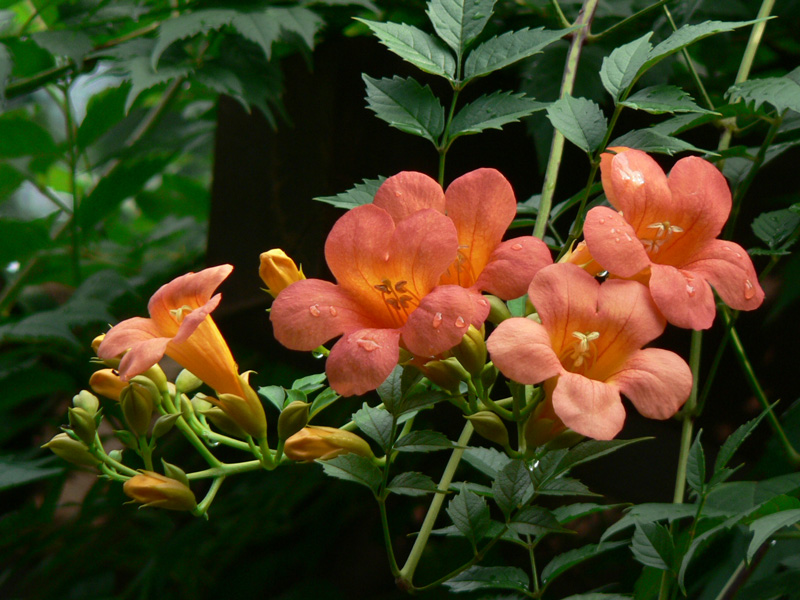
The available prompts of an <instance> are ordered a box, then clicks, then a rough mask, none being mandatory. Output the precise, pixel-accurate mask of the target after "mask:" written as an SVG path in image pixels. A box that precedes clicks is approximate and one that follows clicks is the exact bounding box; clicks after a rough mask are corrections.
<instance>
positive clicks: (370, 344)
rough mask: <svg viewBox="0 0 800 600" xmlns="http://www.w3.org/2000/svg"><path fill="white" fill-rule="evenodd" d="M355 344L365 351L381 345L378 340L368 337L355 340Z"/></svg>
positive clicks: (370, 350) (375, 348)
mask: <svg viewBox="0 0 800 600" xmlns="http://www.w3.org/2000/svg"><path fill="white" fill-rule="evenodd" d="M356 344H358V347H359V348H362V349H363V350H366V351H367V352H372V351H374V350H377V349H378V348H380V347H381V345H380V344H379V343H378V342H376V341H375V340H371V339H369V338H361V339H359V340H356Z"/></svg>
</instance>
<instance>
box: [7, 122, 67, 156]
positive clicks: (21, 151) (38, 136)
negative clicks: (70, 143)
mask: <svg viewBox="0 0 800 600" xmlns="http://www.w3.org/2000/svg"><path fill="white" fill-rule="evenodd" d="M57 153H58V148H57V147H56V143H55V142H54V141H53V137H52V136H51V135H50V132H48V131H47V130H46V129H45V128H44V127H42V126H41V125H39V124H38V123H35V122H33V121H32V120H30V119H26V118H21V117H19V116H17V115H11V114H6V115H3V116H2V117H0V158H19V157H20V156H43V155H47V154H50V155H55V154H57Z"/></svg>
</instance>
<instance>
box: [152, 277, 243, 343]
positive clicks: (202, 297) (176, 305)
mask: <svg viewBox="0 0 800 600" xmlns="http://www.w3.org/2000/svg"><path fill="white" fill-rule="evenodd" d="M231 271H233V267H232V266H231V265H219V266H217V267H210V268H208V269H203V270H202V271H199V272H197V273H186V274H185V275H181V276H180V277H176V278H175V279H173V280H172V281H170V282H169V283H167V284H165V285H162V286H161V287H160V288H159V289H158V291H156V293H155V294H153V296H152V297H151V298H150V302H148V303H147V310H148V312H149V313H150V317H151V318H152V319H153V320H154V321H155V322H156V323H157V324H158V327H159V328H160V330H161V333H162V335H169V336H170V337H171V336H173V335H175V333H176V332H177V330H178V323H177V321H176V320H175V318H174V317H173V316H172V315H171V314H170V311H173V310H177V309H180V308H183V307H185V306H186V307H189V309H190V310H194V309H196V308H199V307H201V306H203V305H204V304H206V302H208V301H209V299H210V298H211V296H212V295H213V294H214V291H215V290H216V289H217V287H219V284H221V283H222V282H223V281H224V280H225V278H226V277H227V276H228V275H230V274H231ZM200 320H202V319H200Z"/></svg>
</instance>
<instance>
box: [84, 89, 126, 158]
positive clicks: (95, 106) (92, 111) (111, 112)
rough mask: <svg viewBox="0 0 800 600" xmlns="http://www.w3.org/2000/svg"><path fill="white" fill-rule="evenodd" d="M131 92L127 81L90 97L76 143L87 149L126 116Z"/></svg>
mask: <svg viewBox="0 0 800 600" xmlns="http://www.w3.org/2000/svg"><path fill="white" fill-rule="evenodd" d="M129 92H130V85H129V84H127V83H125V84H122V85H120V86H118V87H112V88H107V89H104V90H103V91H101V92H99V93H97V94H95V95H94V96H92V97H91V98H90V99H89V103H88V104H87V106H86V116H85V117H84V118H83V121H82V122H81V124H80V127H78V134H77V137H76V143H77V145H78V147H79V148H81V149H85V148H86V147H88V146H89V145H90V144H91V143H93V142H94V141H96V140H97V139H98V138H99V137H100V136H101V135H103V134H104V133H106V132H107V131H108V130H109V129H111V128H112V127H113V126H114V125H116V124H117V123H119V122H120V121H122V119H124V118H125V99H126V98H127V96H128V93H129Z"/></svg>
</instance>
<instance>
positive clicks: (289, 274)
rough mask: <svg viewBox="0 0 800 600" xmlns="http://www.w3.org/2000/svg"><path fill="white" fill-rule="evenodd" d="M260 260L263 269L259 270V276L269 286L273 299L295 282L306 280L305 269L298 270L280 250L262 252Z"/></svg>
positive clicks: (268, 291)
mask: <svg viewBox="0 0 800 600" xmlns="http://www.w3.org/2000/svg"><path fill="white" fill-rule="evenodd" d="M260 258H261V267H260V268H259V269H258V274H259V275H260V276H261V280H262V281H263V282H264V284H265V285H266V286H267V293H269V295H270V296H272V297H273V298H274V297H275V296H277V295H278V294H279V293H280V292H281V290H283V289H284V288H287V287H289V286H290V285H291V284H293V283H294V282H295V281H300V280H301V279H305V278H306V276H305V275H303V269H302V268H298V267H297V265H296V264H295V262H294V261H293V260H292V259H291V258H289V257H288V256H287V255H286V253H285V252H284V251H283V250H281V249H280V248H273V249H272V250H270V251H268V252H262V253H261V257H260Z"/></svg>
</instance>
